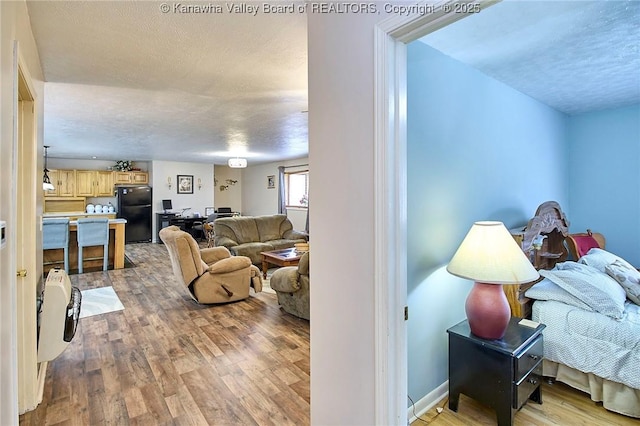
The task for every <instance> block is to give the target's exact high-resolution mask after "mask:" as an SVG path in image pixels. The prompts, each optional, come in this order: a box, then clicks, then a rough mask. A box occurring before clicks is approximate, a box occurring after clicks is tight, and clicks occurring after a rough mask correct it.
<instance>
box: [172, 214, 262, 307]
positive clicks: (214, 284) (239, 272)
mask: <svg viewBox="0 0 640 426" xmlns="http://www.w3.org/2000/svg"><path fill="white" fill-rule="evenodd" d="M160 239H161V240H162V241H163V242H164V244H165V246H166V247H167V250H168V251H169V258H170V259H171V266H172V268H173V273H174V275H175V276H176V279H177V280H178V282H180V283H181V284H183V285H185V286H186V287H187V288H188V289H189V292H190V293H191V297H193V298H194V299H195V300H196V301H197V302H198V303H203V304H209V303H227V302H234V301H237V300H242V299H246V298H247V297H249V287H253V289H254V291H255V292H259V291H262V275H261V273H260V270H259V269H258V268H257V267H256V266H254V265H252V264H251V260H250V259H249V258H248V257H244V256H233V257H232V256H231V254H230V253H229V250H227V249H226V248H225V247H212V248H205V249H202V250H201V249H200V247H198V243H197V242H196V240H194V239H193V237H192V236H191V235H190V234H188V233H186V232H184V231H181V230H180V228H178V227H177V226H168V227H166V228H163V229H162V230H160Z"/></svg>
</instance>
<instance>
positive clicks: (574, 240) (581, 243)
mask: <svg viewBox="0 0 640 426" xmlns="http://www.w3.org/2000/svg"><path fill="white" fill-rule="evenodd" d="M565 241H566V243H567V248H568V249H569V253H570V254H571V257H572V260H574V261H575V260H578V259H580V258H581V257H582V256H584V255H585V254H587V252H588V251H589V250H591V249H592V248H601V249H603V250H604V247H605V238H604V235H602V234H600V233H598V232H591V230H590V229H587V232H583V233H579V234H569V235H567V238H566V239H565Z"/></svg>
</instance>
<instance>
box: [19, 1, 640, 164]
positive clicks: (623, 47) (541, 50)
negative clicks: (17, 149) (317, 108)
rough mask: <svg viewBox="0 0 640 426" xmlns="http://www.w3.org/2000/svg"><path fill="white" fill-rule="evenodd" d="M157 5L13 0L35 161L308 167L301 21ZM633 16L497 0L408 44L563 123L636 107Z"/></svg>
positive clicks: (638, 79) (631, 7) (639, 88)
mask: <svg viewBox="0 0 640 426" xmlns="http://www.w3.org/2000/svg"><path fill="white" fill-rule="evenodd" d="M297 3H299V2H297ZM163 4H164V3H163V2H158V1H135V2H133V1H98V0H97V1H29V0H28V1H27V6H28V10H29V14H30V18H31V24H32V30H33V34H34V37H35V39H36V43H37V45H38V51H39V55H40V61H41V64H42V67H43V70H44V73H45V79H46V84H45V123H44V132H45V144H47V145H50V146H51V148H50V149H49V156H50V157H53V158H79V159H83V158H86V159H90V158H92V157H97V158H98V159H105V160H118V159H131V160H138V161H145V160H168V161H185V162H207V163H215V164H224V163H225V162H226V160H227V158H229V157H230V156H235V155H239V156H243V157H246V158H248V160H249V164H256V163H263V162H271V161H276V160H283V159H290V158H297V157H302V156H305V155H308V135H307V114H306V113H303V112H302V111H305V110H306V109H307V34H306V16H305V15H303V14H297V13H293V14H290V13H271V14H265V13H263V12H262V11H261V12H258V13H257V14H256V15H255V16H254V15H253V14H251V13H248V12H247V11H246V10H245V11H235V12H230V11H229V10H228V9H227V6H228V5H231V4H234V5H258V6H260V5H262V4H263V3H262V2H235V3H233V2H223V1H210V2H195V1H193V2H188V3H186V2H185V3H184V4H183V3H180V2H167V3H166V4H168V5H169V11H168V13H164V11H163V10H162V7H163V6H162V5H163ZM280 4H282V2H280ZM287 4H290V3H287ZM176 5H201V6H205V7H206V6H207V5H211V6H220V7H222V11H221V12H218V13H206V12H203V13H185V12H184V10H182V11H181V10H179V9H175V7H176ZM639 5H640V2H637V1H597V2H585V1H504V2H502V3H498V4H497V5H494V6H491V7H489V8H488V9H485V10H483V11H482V12H481V13H479V14H476V15H473V16H470V17H468V18H465V19H463V20H460V21H458V22H456V23H454V24H452V25H450V26H448V27H446V28H443V29H442V30H440V31H437V32H435V33H433V34H430V35H428V36H426V37H424V38H423V39H422V41H423V42H425V43H427V44H429V45H431V46H433V47H435V48H436V49H438V50H441V51H442V52H444V53H445V54H447V55H449V56H452V57H454V58H455V59H458V60H460V61H462V62H465V63H468V64H470V65H471V66H474V67H476V68H478V69H480V70H481V71H483V72H485V73H486V74H488V75H490V76H493V77H494V78H496V79H498V80H501V81H503V82H505V83H506V84H508V85H510V86H512V87H514V88H516V89H517V90H520V91H521V92H523V93H526V94H528V95H530V96H531V97H533V98H536V99H538V100H540V101H542V102H544V103H546V104H548V105H550V106H552V107H554V108H556V109H558V110H560V111H564V112H566V113H569V114H575V113H579V112H583V111H589V110H597V109H603V108H610V107H615V106H621V105H626V104H631V103H636V102H639V100H640V53H639V50H640V49H639V43H640V41H639V40H640V35H639V34H640V22H639V19H640V15H639V13H640V12H639Z"/></svg>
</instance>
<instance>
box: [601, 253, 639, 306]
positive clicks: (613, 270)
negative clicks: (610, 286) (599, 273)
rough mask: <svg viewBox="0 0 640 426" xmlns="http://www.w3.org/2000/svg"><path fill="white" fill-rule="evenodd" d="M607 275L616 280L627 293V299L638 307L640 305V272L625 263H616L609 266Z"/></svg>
mask: <svg viewBox="0 0 640 426" xmlns="http://www.w3.org/2000/svg"><path fill="white" fill-rule="evenodd" d="M605 270H606V271H607V274H609V276H611V277H612V278H613V279H615V280H616V281H617V282H618V283H620V285H621V286H622V287H623V288H624V290H625V291H626V292H627V297H628V298H629V300H631V301H632V302H633V303H635V304H636V305H640V272H638V271H637V270H636V269H634V268H628V267H626V266H625V265H624V264H623V263H621V262H618V261H615V262H613V263H612V264H610V265H607V266H606V268H605Z"/></svg>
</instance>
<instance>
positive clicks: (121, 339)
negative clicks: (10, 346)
mask: <svg viewBox="0 0 640 426" xmlns="http://www.w3.org/2000/svg"><path fill="white" fill-rule="evenodd" d="M126 255H127V257H128V258H129V259H131V261H132V262H133V263H134V264H135V267H134V268H127V269H120V270H116V271H111V270H110V271H107V272H102V271H100V272H92V273H86V274H82V275H71V277H70V278H71V282H72V285H74V286H77V287H79V288H80V290H85V289H90V288H96V287H104V286H109V285H111V286H113V288H114V289H115V291H116V293H117V294H118V297H119V298H120V300H121V301H122V304H123V305H124V306H125V309H124V310H122V311H116V312H111V313H107V314H103V315H96V316H92V317H87V318H82V319H81V320H80V323H79V325H78V329H77V332H76V335H75V337H74V339H73V341H72V342H71V343H70V345H69V346H68V347H67V349H66V350H65V351H64V352H63V353H62V355H60V356H59V357H58V358H56V359H55V360H53V361H52V362H51V363H50V364H49V367H48V369H47V379H46V382H45V388H44V396H43V401H42V403H41V404H40V405H39V406H38V408H37V409H36V410H34V411H31V412H28V413H25V414H23V415H22V416H20V424H21V425H54V424H55V425H103V424H107V425H126V424H131V425H137V424H145V425H207V424H210V425H225V424H226V425H231V424H233V425H236V424H242V425H256V424H257V425H305V424H309V415H310V414H309V322H308V321H305V320H302V319H298V318H296V317H294V316H291V315H289V314H287V313H285V312H283V311H281V310H280V308H279V307H278V304H277V301H276V296H275V294H269V293H258V294H255V293H253V292H251V296H250V297H249V298H248V299H246V300H244V301H240V302H237V303H232V304H228V305H218V306H201V305H198V304H196V303H195V302H194V301H193V300H192V299H191V298H190V297H189V295H188V293H187V290H186V289H183V288H180V287H179V285H178V284H177V282H176V281H175V280H174V278H173V273H172V271H171V264H170V263H169V258H168V254H167V250H166V248H165V247H164V245H162V244H130V245H127V246H126Z"/></svg>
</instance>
